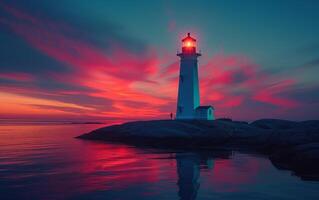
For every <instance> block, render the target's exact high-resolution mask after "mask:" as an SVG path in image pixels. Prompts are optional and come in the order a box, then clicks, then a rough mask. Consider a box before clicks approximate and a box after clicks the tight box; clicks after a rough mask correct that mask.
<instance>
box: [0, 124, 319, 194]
mask: <svg viewBox="0 0 319 200" xmlns="http://www.w3.org/2000/svg"><path fill="white" fill-rule="evenodd" d="M102 126H105V124H65V123H40V124H34V123H27V124H23V123H18V124H12V123H10V124H7V123H2V124H0V199H1V200H7V199H19V200H20V199H21V200H24V199H26V200H29V199H30V200H38V199H39V200H50V199H52V200H60V199H90V200H91V199H92V200H94V199H103V200H107V199H120V200H122V199H139V200H143V199H151V200H157V199H169V200H170V199H172V200H174V199H184V200H190V199H218V200H224V199H245V200H249V199H254V200H255V199H258V200H260V199H261V200H262V199H271V200H273V199H282V200H286V199H298V200H299V199H307V200H308V199H310V200H311V199H313V200H318V199H319V182H315V181H303V180H301V179H300V178H299V177H297V176H294V175H293V174H292V172H291V171H283V170H278V169H277V168H276V167H274V166H273V164H272V163H271V161H270V160H269V159H268V158H267V157H262V156H260V155H255V154H251V153H242V152H236V151H229V150H216V151H212V152H187V151H178V152H176V151H170V150H167V149H166V150H159V149H141V148H136V147H132V146H127V145H122V144H110V143H105V142H95V141H85V140H80V139H75V138H74V137H75V136H78V135H80V134H83V133H86V132H89V131H91V130H94V129H96V128H99V127H102Z"/></svg>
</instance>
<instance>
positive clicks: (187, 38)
mask: <svg viewBox="0 0 319 200" xmlns="http://www.w3.org/2000/svg"><path fill="white" fill-rule="evenodd" d="M186 40H191V41H193V42H196V39H195V38H193V37H191V34H190V33H187V37H185V38H183V39H182V42H184V41H186Z"/></svg>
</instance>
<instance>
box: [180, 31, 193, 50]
mask: <svg viewBox="0 0 319 200" xmlns="http://www.w3.org/2000/svg"><path fill="white" fill-rule="evenodd" d="M182 42H183V47H186V48H194V47H196V39H195V38H192V37H191V36H190V33H188V34H187V37H185V38H184V39H183V40H182Z"/></svg>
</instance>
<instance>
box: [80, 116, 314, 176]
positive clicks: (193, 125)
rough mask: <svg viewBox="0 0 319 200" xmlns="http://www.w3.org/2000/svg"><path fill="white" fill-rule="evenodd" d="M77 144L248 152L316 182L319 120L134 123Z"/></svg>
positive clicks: (105, 130) (97, 132)
mask: <svg viewBox="0 0 319 200" xmlns="http://www.w3.org/2000/svg"><path fill="white" fill-rule="evenodd" d="M78 138H82V139H89V140H105V141H112V142H123V143H129V144H134V145H143V146H156V147H170V148H183V149H187V148H191V149H209V148H216V147H225V148H226V147H227V148H236V149H251V150H254V151H260V152H262V153H266V154H268V155H269V157H270V159H271V161H273V163H274V165H275V166H277V167H278V168H280V169H290V170H293V171H294V172H295V173H297V174H298V173H299V174H304V175H305V173H306V174H307V175H305V176H303V177H305V178H309V179H312V178H318V179H319V120H312V121H304V122H293V121H287V120H278V119H262V120H257V121H254V122H252V123H246V122H237V121H231V120H214V121H199V120H154V121H136V122H128V123H124V124H121V125H113V126H108V127H104V128H100V129H97V130H94V131H92V132H90V133H87V134H84V135H81V136H79V137H78Z"/></svg>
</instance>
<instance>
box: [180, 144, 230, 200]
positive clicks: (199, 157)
mask: <svg viewBox="0 0 319 200" xmlns="http://www.w3.org/2000/svg"><path fill="white" fill-rule="evenodd" d="M231 154H232V152H231V151H226V150H225V151H221V150H219V151H214V152H210V153H207V152H205V153H203V152H201V154H200V153H195V152H186V153H176V163H177V164H176V167H177V174H178V181H177V185H178V196H179V197H180V199H181V200H194V199H196V197H197V193H198V190H199V187H200V180H199V179H200V172H201V169H207V170H208V171H211V170H212V169H213V168H214V159H218V158H221V159H228V158H229V156H230V155H231Z"/></svg>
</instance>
